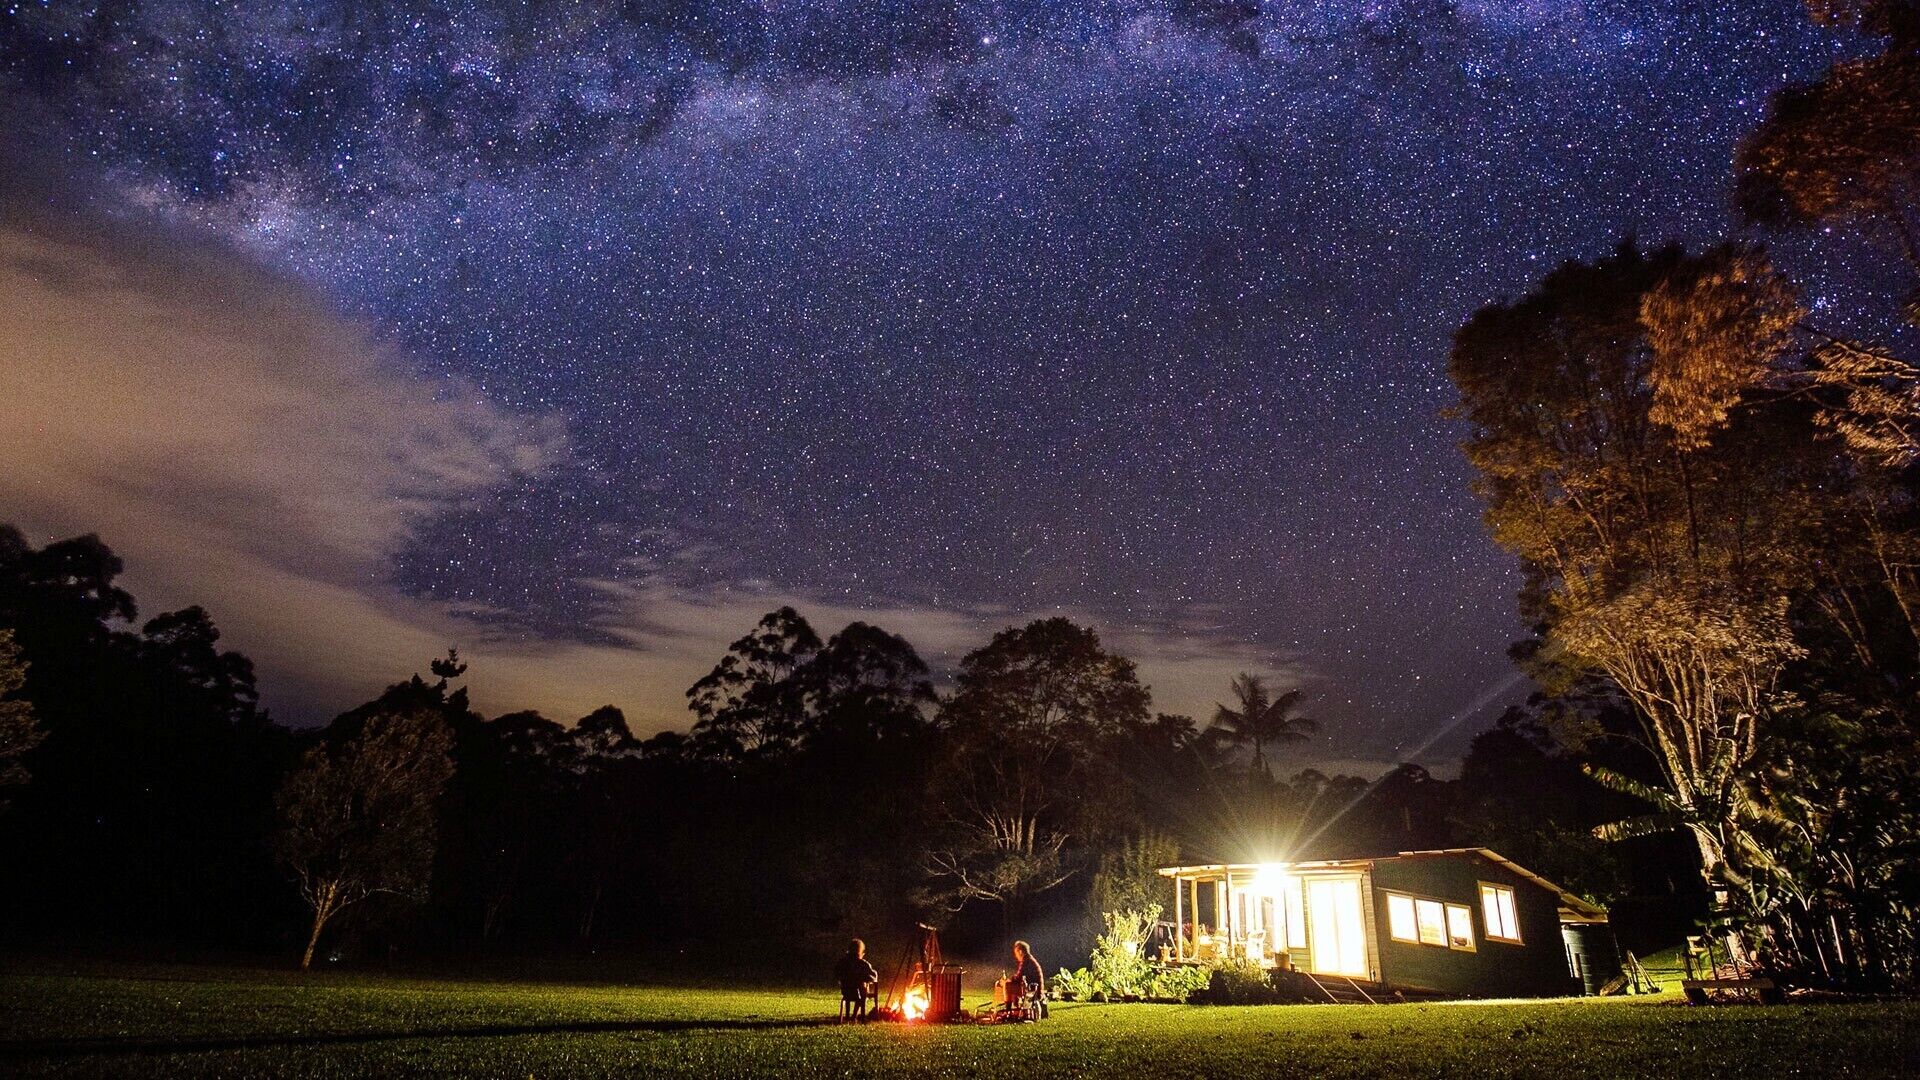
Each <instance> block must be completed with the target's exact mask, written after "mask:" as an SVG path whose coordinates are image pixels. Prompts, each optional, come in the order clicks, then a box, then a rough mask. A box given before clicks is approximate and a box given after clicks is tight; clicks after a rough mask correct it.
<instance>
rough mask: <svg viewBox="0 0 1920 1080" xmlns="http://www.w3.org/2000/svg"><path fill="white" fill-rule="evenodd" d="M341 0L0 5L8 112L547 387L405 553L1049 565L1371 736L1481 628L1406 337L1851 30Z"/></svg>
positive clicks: (569, 565)
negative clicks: (539, 428) (493, 485)
mask: <svg viewBox="0 0 1920 1080" xmlns="http://www.w3.org/2000/svg"><path fill="white" fill-rule="evenodd" d="M359 7H372V5H355V4H332V3H323V2H310V3H253V4H219V3H205V2H175V3H131V4H124V5H111V6H109V5H104V4H92V3H50V4H32V3H11V4H7V5H5V7H4V11H5V14H4V15H0V63H3V64H4V70H5V79H6V85H7V86H8V87H10V88H11V95H10V96H11V98H12V103H11V104H10V105H8V106H6V107H5V108H4V109H0V119H3V120H4V121H5V123H6V125H7V138H8V139H10V140H13V141H16V142H27V141H32V142H34V143H36V144H37V145H40V146H43V147H47V148H50V149H49V151H48V152H51V153H56V154H59V155H63V156H62V158H61V160H62V161H63V162H64V163H65V164H64V165H63V167H64V168H70V169H74V170H79V171H84V172H85V173H86V174H87V177H88V179H89V181H90V182H91V183H92V184H93V187H92V188H91V190H93V191H95V192H97V194H95V195H93V196H91V198H93V199H95V200H98V201H100V202H101V203H102V204H103V206H102V209H103V210H105V211H107V212H111V213H114V214H117V215H121V216H129V215H131V216H139V215H150V216H153V217H156V218H160V219H165V220H168V221H171V222H175V223H182V224H190V225H192V226H194V227H196V228H205V229H210V230H212V231H213V232H214V233H215V234H217V235H218V236H219V237H221V238H223V241H224V242H225V243H228V244H231V245H232V246H233V247H234V248H236V249H238V250H240V251H242V252H244V253H247V254H248V255H249V256H250V257H252V258H257V259H260V260H263V261H265V262H266V263H268V264H269V265H272V266H275V267H278V268H279V269H281V270H282V271H285V272H288V273H292V274H294V275H296V276H298V277H300V278H302V279H304V280H307V281H309V282H311V283H314V284H315V285H316V286H318V287H319V288H321V289H322V290H323V291H324V292H325V293H326V294H327V295H328V296H330V297H331V298H332V299H333V301H334V302H335V303H337V304H338V305H340V307H341V308H342V309H343V310H345V311H347V312H349V313H352V314H353V315H355V316H358V317H362V318H365V319H366V320H368V321H369V322H371V323H372V324H373V325H374V326H376V327H378V328H379V329H380V330H381V332H383V333H386V334H389V335H391V337H392V338H393V339H394V340H395V341H396V342H397V343H398V344H399V345H400V346H401V347H402V348H403V349H404V350H405V353H406V355H407V356H408V357H410V358H411V361H412V363H413V364H414V365H415V371H416V374H417V376H418V378H420V379H422V380H427V381H429V382H439V381H444V382H446V383H447V384H448V385H453V383H454V381H455V380H458V381H461V382H462V383H472V384H476V385H478V386H479V387H480V388H481V389H482V390H483V391H484V392H485V393H486V394H487V395H488V396H489V397H491V398H492V399H493V400H495V401H497V402H499V403H501V404H503V405H505V406H506V407H508V408H511V409H515V410H519V411H522V412H525V413H527V414H557V415H558V416H559V417H561V418H562V419H563V420H564V422H565V424H566V426H567V431H568V436H569V440H570V446H571V450H570V454H571V457H570V459H569V460H568V461H567V462H566V463H565V464H564V465H562V466H560V467H558V468H557V469H554V470H551V471H548V472H545V473H543V474H541V475H538V476H536V477H532V478H528V479H526V480H524V481H522V482H519V483H517V484H516V485H515V486H514V487H513V488H511V489H510V490H507V491H504V492H501V493H499V495H498V496H497V497H495V498H492V499H489V500H487V501H486V502H485V503H484V504H482V505H478V506H475V507H472V508H470V509H466V510H462V511H459V512H456V513H452V514H449V515H446V516H444V517H443V518H441V519H440V520H437V521H435V522H432V523H430V524H429V525H428V526H426V527H424V528H423V529H421V530H420V531H419V532H418V534H417V536H415V538H414V539H413V540H412V541H410V542H409V544H408V546H407V547H406V549H405V550H404V551H402V552H400V553H399V554H398V555H397V557H396V559H395V561H394V565H393V566H392V568H391V573H392V575H393V579H394V580H395V581H397V582H398V583H399V584H400V585H401V586H402V587H403V588H404V589H406V590H408V591H409V592H411V593H413V594H415V595H418V596H424V597H428V598H432V599H434V600H436V601H443V602H449V603H452V604H455V605H460V606H465V607H469V608H471V609H473V610H476V611H485V612H487V613H488V618H489V619H490V620H492V622H493V623H494V625H495V626H496V627H497V628H498V629H499V631H500V632H502V633H509V634H511V633H525V634H529V635H540V636H547V637H551V636H555V635H561V636H564V635H580V636H586V637H591V636H593V635H595V634H599V633H602V632H603V630H601V629H599V628H598V627H599V626H600V622H601V620H600V618H599V611H598V607H597V605H598V604H600V602H601V601H600V599H599V597H600V596H601V595H602V593H601V591H600V590H598V589H596V588H595V587H594V585H593V584H592V583H593V582H597V581H606V580H615V581H619V580H639V579H646V580H668V581H672V582H675V583H678V584H684V585H687V586H689V587H711V586H714V585H720V584H739V583H766V584H767V585H769V586H770V587H774V588H777V589H781V590H787V591H790V592H792V593H795V594H799V595H805V596H816V597H820V598H823V600H827V601H830V602H832V603H835V604H839V605H852V606H888V607H920V608H937V609H958V610H979V611H984V612H986V613H987V616H988V619H987V622H986V623H984V624H983V625H989V626H990V625H991V624H992V623H991V614H992V613H993V612H995V611H1006V612H1039V611H1050V610H1053V609H1056V608H1058V609H1062V610H1067V611H1071V612H1074V613H1076V614H1079V615H1082V616H1084V617H1087V618H1091V619H1095V620H1097V621H1100V622H1102V623H1103V624H1106V625H1110V626H1114V627H1126V628H1131V629H1132V630H1135V631H1138V632H1141V633H1144V634H1150V635H1159V636H1163V637H1169V638H1182V639H1188V640H1193V641H1199V642H1207V641H1235V642H1249V643H1253V644H1254V645H1255V646H1256V647H1257V648H1259V649H1262V650H1267V651H1268V653H1269V654H1270V655H1271V657H1272V660H1273V663H1274V665H1275V666H1277V667H1282V668H1286V669H1290V670H1293V671H1296V672H1299V673H1301V674H1304V675H1305V676H1306V677H1308V678H1310V679H1311V680H1312V681H1313V683H1314V686H1315V693H1316V694H1317V696H1318V703H1317V706H1316V709H1315V711H1316V712H1317V713H1318V714H1319V715H1321V716H1322V717H1323V718H1325V719H1327V720H1329V721H1331V722H1332V723H1333V726H1334V728H1335V730H1336V733H1337V734H1338V735H1339V736H1340V738H1341V739H1342V740H1344V743H1345V746H1346V747H1347V748H1348V749H1349V750H1350V752H1351V753H1353V754H1355V755H1361V756H1365V755H1373V756H1377V757H1385V758H1391V756H1393V755H1395V754H1398V753H1401V752H1405V751H1407V750H1409V749H1410V748H1411V747H1413V746H1415V745H1417V744H1419V743H1420V742H1421V741H1422V740H1423V733H1424V732H1426V731H1429V730H1431V729H1432V728H1433V727H1434V726H1435V725H1437V724H1440V723H1443V722H1444V721H1446V720H1447V719H1448V718H1449V717H1451V716H1453V715H1454V714H1455V713H1456V712H1458V711H1460V710H1462V709H1463V708H1467V707H1469V706H1470V705H1472V704H1474V703H1475V702H1476V700H1477V699H1480V698H1481V697H1482V695H1483V693H1484V692H1486V691H1487V690H1489V688H1494V687H1499V686H1501V685H1502V683H1503V680H1506V679H1507V678H1508V676H1509V673H1510V667H1509V665H1508V663H1507V661H1506V659H1505V657H1504V649H1505V646H1506V645H1507V644H1508V643H1509V642H1510V641H1511V640H1512V639H1513V638H1514V637H1515V636H1517V634H1518V632H1519V631H1518V628H1517V627H1516V625H1515V623H1514V618H1513V614H1512V611H1513V604H1512V600H1511V595H1512V591H1513V589H1514V587H1515V585H1516V577H1515V575H1514V573H1513V570H1512V567H1511V565H1510V563H1509V562H1508V561H1507V560H1506V559H1505V558H1504V557H1502V556H1501V555H1500V554H1499V553H1497V552H1496V551H1495V550H1494V549H1493V548H1492V546H1491V544H1490V542H1489V541H1488V539H1487V537H1486V534H1485V532H1484V529H1483V528H1482V526H1481V525H1480V522H1479V517H1478V508H1477V506H1476V505H1475V503H1474V501H1473V499H1472V497H1471V495H1470V494H1469V492H1468V490H1467V486H1466V470H1465V467H1464V465H1463V464H1462V462H1461V461H1460V459H1459V456H1458V453H1457V451H1456V450H1455V448H1454V444H1455V443H1456V442H1457V440H1458V437H1459V432H1458V431H1457V430H1456V429H1455V428H1454V427H1452V426H1451V425H1450V424H1449V423H1448V422H1447V421H1446V420H1444V419H1443V417H1442V415H1441V411H1442V409H1443V408H1444V406H1445V405H1446V404H1447V402H1448V401H1449V399H1450V396H1451V395H1450V392H1449V389H1448V386H1447V383H1446V378H1445V374H1444V366H1445V351H1446V344H1447V339H1448V335H1449V334H1450V332H1451V331H1452V329H1453V328H1454V327H1455V326H1457V325H1458V324H1459V323H1460V322H1461V321H1462V320H1463V319H1464V318H1465V317H1466V316H1467V315H1468V314H1470V313H1471V312H1472V311H1473V310H1474V309H1475V308H1476V307H1478V306H1479V305H1481V304H1483V303H1486V302H1488V301H1490V300H1494V299H1496V298H1501V297H1508V296H1512V295H1514V294H1516V293H1518V292H1519V291H1521V290H1524V289H1525V288H1526V287H1527V285H1528V284H1529V282H1530V281H1531V280H1532V279H1534V278H1536V277H1538V276H1539V275H1540V274H1541V273H1543V272H1544V271H1545V270H1546V269H1547V268H1548V267H1549V266H1551V265H1552V263H1554V262H1556V261H1558V260H1560V259H1562V258H1566V257H1575V256H1591V255H1593V254H1596V253H1598V252H1599V251H1601V250H1603V249H1604V248H1605V247H1607V246H1609V245H1611V244H1612V243H1614V242H1615V241H1617V239H1618V238H1620V237H1621V236H1622V235H1625V234H1628V233H1637V234H1639V235H1641V236H1643V237H1658V238H1665V237H1669V236H1671V237H1680V238H1694V239H1709V238H1715V237H1718V236H1721V235H1724V234H1725V233H1726V232H1727V231H1728V230H1729V228H1730V227H1731V219H1730V215H1729V213H1728V202H1727V198H1726V191H1727V187H1728V185H1727V172H1728V162H1729V158H1730V154H1731V147H1732V145H1733V143H1734V141H1735V140H1736V139H1737V138H1738V136H1739V134H1740V133H1741V132H1742V131H1744V130H1745V129H1746V128H1747V127H1749V126H1750V125H1751V124H1752V123H1753V122H1754V120H1755V118H1756V117H1757V116H1758V115H1759V113H1760V109H1761V108H1762V106H1763V104H1764V101H1765V96H1766V94H1767V92H1768V91H1770V90H1771V89H1773V88H1774V87H1776V86H1778V85H1779V84H1780V83H1782V82H1783V81H1785V80H1787V79H1790V78H1805V77H1807V76H1809V75H1811V74H1813V73H1815V72H1817V71H1818V70H1819V69H1820V67H1822V66H1823V65H1824V64H1825V63H1826V62H1827V61H1828V60H1830V59H1831V58H1832V57H1833V56H1834V55H1836V50H1838V49H1842V48H1844V47H1846V43H1845V42H1843V41H1838V40H1836V39H1834V38H1833V37H1831V36H1827V35H1822V34H1818V33H1816V32H1815V30H1814V29H1813V28H1812V27H1810V26H1808V25H1807V24H1806V21H1805V19H1804V17H1803V16H1802V15H1801V13H1800V12H1799V10H1798V5H1797V4H1795V3H1794V2H1793V0H1777V2H1765V3H1762V2H1757V0H1756V2H1753V3H1748V4H1728V5H1718V4H1716V5H1707V4H1698V3H1690V2H1679V3H1666V2H1651V3H1643V4H1630V3H1606V2H1598V0H1596V2H1587V3H1582V2H1578V0H1512V2H1500V0H1457V2H1454V3H1445V2H1439V0H1404V2H1396V0H1373V2H1330V3H1297V4H1283V3H1278V2H1274V0H1268V2H1266V3H1258V2H1255V0H1241V2H1238V3H1233V2H1219V3H1215V2H1206V0H1191V2H1188V3H1171V4H1167V3H1152V2H1146V0H1142V2H1137V3H1136V2H1117V3H1108V4H1093V5H1068V4H1056V3H1046V2H1035V3H1029V2H1021V0H1010V2H1000V3H968V2H964V0H959V2H949V3H897V2H896V3H853V2H847V3H826V4H806V3H793V4H786V3H737V4H735V3H725V2H714V3H687V4H679V3H674V2H672V0H657V2H653V3H628V4H624V5H611V4H609V5H595V4H587V3H578V4H568V3H531V4H505V3H470V4H454V5H428V4H420V5H418V9H419V10H418V12H417V13H406V12H404V11H403V10H402V8H403V5H399V4H393V5H381V6H380V7H381V8H382V9H384V13H383V14H379V15H367V14H349V11H350V10H351V9H355V8H359ZM1723 8H1724V9H1728V10H1722V9H1723ZM1482 704H1484V702H1482Z"/></svg>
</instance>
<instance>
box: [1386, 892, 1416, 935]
mask: <svg viewBox="0 0 1920 1080" xmlns="http://www.w3.org/2000/svg"><path fill="white" fill-rule="evenodd" d="M1387 933H1388V934H1389V935H1391V936H1392V938H1393V940H1395V941H1411V942H1418V941H1419V940H1420V930H1419V928H1418V925H1417V923H1416V920H1415V916H1414V914H1413V897H1411V896H1396V895H1395V894H1393V893H1388V894H1387Z"/></svg>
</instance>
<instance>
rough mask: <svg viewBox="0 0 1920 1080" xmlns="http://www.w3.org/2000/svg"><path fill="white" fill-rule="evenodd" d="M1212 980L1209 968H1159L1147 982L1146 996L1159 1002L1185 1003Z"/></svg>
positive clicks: (1211, 971)
mask: <svg viewBox="0 0 1920 1080" xmlns="http://www.w3.org/2000/svg"><path fill="white" fill-rule="evenodd" d="M1212 979H1213V970H1212V969H1211V968H1204V967H1165V968H1159V969H1157V970H1155V971H1154V973H1153V977H1152V978H1151V979H1149V980H1148V982H1147V996H1148V997H1150V998H1155V999H1158V1000H1161V1001H1186V1000H1188V999H1189V998H1191V997H1193V996H1194V995H1196V994H1198V993H1200V992H1201V991H1203V990H1205V989H1206V988H1207V985H1208V984H1209V983H1210V982H1211V981H1212Z"/></svg>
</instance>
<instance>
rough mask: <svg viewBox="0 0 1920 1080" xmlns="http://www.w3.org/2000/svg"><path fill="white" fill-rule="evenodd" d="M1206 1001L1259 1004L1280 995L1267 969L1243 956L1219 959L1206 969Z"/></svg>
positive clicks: (1222, 1003) (1227, 1003)
mask: <svg viewBox="0 0 1920 1080" xmlns="http://www.w3.org/2000/svg"><path fill="white" fill-rule="evenodd" d="M1195 996H1196V997H1204V999H1205V1000H1206V1001H1209V1002H1212V1003H1213V1004H1215V1005H1257V1004H1264V1003H1266V1002H1270V1001H1277V1000H1279V998H1280V995H1279V992H1278V991H1276V990H1275V989H1274V986H1273V983H1272V982H1270V981H1269V980H1268V978H1267V969H1266V968H1263V967H1261V966H1260V965H1259V964H1256V963H1254V962H1253V961H1251V960H1247V959H1244V958H1235V959H1228V960H1220V961H1217V962H1215V963H1214V965H1213V967H1212V968H1211V969H1209V970H1208V973H1207V989H1206V993H1205V994H1204V995H1195Z"/></svg>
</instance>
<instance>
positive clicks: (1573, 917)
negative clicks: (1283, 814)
mask: <svg viewBox="0 0 1920 1080" xmlns="http://www.w3.org/2000/svg"><path fill="white" fill-rule="evenodd" d="M1457 855H1478V856H1480V857H1481V858H1483V859H1486V860H1487V861H1488V862H1491V863H1495V864H1497V865H1500V866H1503V867H1506V868H1507V869H1508V870H1510V871H1512V872H1513V873H1514V874H1516V875H1518V876H1520V877H1522V878H1525V879H1526V880H1528V881H1530V882H1532V883H1534V884H1535V885H1538V886H1540V887H1541V888H1543V889H1545V890H1547V891H1548V892H1551V893H1553V894H1554V895H1555V896H1556V897H1558V898H1559V900H1560V918H1561V919H1562V920H1563V921H1566V922H1606V921H1607V909H1605V908H1603V907H1601V906H1599V905H1598V904H1594V903H1591V902H1589V901H1587V900H1586V899H1584V898H1583V897H1580V896H1578V895H1575V894H1574V893H1571V892H1568V891H1567V890H1565V889H1563V888H1561V887H1560V886H1558V885H1555V884H1554V883H1553V882H1551V881H1548V880H1547V879H1546V878H1543V877H1541V876H1540V875H1539V874H1536V873H1534V872H1533V871H1531V870H1529V869H1527V868H1526V867H1524V866H1521V865H1520V864H1519V863H1517V862H1514V861H1513V860H1512V859H1509V858H1507V857H1506V856H1504V855H1502V854H1500V853H1499V852H1497V851H1495V850H1493V849H1492V848H1484V847H1464V848H1440V849H1436V850H1433V851H1402V852H1400V853H1399V854H1397V855H1383V856H1379V857H1377V858H1371V859H1316V860H1313V861H1311V862H1290V863H1279V864H1274V863H1203V864H1200V865H1197V866H1168V867H1162V868H1161V870H1160V875H1161V876H1162V877H1170V878H1188V877H1201V878H1205V877H1227V876H1230V875H1233V874H1236V873H1247V874H1253V873H1258V872H1259V871H1260V869H1261V868H1262V867H1265V866H1272V865H1281V866H1285V867H1286V868H1287V869H1288V870H1308V871H1312V870H1335V871H1338V870H1366V869H1370V868H1371V867H1372V866H1373V864H1375V863H1378V862H1386V861H1388V860H1391V859H1431V858H1445V857H1450V856H1457Z"/></svg>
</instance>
